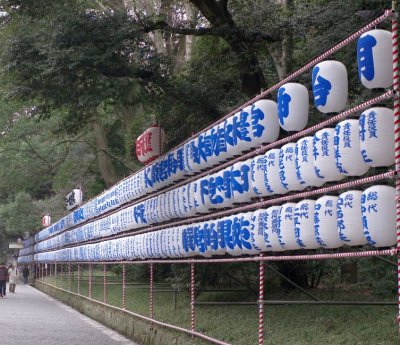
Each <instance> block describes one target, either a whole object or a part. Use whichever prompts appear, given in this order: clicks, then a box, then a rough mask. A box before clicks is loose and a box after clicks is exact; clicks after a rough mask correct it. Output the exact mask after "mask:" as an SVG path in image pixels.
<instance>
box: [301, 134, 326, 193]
mask: <svg viewBox="0 0 400 345" xmlns="http://www.w3.org/2000/svg"><path fill="white" fill-rule="evenodd" d="M313 139H314V138H313V137H304V138H301V139H300V140H299V141H298V142H297V143H296V148H295V153H296V177H297V180H298V181H299V182H300V184H302V185H303V186H305V187H309V186H315V187H320V186H322V184H323V183H324V179H323V178H319V177H318V176H317V174H316V173H315V168H314V154H313Z"/></svg>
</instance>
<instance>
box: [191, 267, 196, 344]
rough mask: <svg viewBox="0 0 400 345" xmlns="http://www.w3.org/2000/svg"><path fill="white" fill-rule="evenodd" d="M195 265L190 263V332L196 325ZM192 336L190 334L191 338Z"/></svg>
mask: <svg viewBox="0 0 400 345" xmlns="http://www.w3.org/2000/svg"><path fill="white" fill-rule="evenodd" d="M195 283H196V282H195V267H194V263H191V264H190V329H191V331H192V332H194V331H195V328H196V327H195V326H196V310H195V293H196V285H195ZM193 338H194V336H193V335H192V339H193Z"/></svg>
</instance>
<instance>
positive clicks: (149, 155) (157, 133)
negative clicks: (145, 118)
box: [136, 124, 165, 164]
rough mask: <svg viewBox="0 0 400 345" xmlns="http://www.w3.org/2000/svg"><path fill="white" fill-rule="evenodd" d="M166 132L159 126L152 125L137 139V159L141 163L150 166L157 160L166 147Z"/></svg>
mask: <svg viewBox="0 0 400 345" xmlns="http://www.w3.org/2000/svg"><path fill="white" fill-rule="evenodd" d="M164 140H165V133H164V130H163V129H162V128H161V127H160V126H158V125H157V124H154V125H151V126H150V127H149V128H148V129H146V130H145V131H144V132H143V133H142V134H141V135H139V137H138V138H137V139H136V157H137V159H138V160H139V162H141V163H144V164H148V163H150V162H152V161H153V160H155V159H157V158H158V157H159V156H160V155H161V152H162V148H163V145H164Z"/></svg>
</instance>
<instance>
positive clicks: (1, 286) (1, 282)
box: [0, 280, 7, 297]
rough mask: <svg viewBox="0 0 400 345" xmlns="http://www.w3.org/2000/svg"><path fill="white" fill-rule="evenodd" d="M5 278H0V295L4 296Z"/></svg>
mask: <svg viewBox="0 0 400 345" xmlns="http://www.w3.org/2000/svg"><path fill="white" fill-rule="evenodd" d="M6 282H7V281H6V280H0V297H4V296H5V295H6V284H7V283H6Z"/></svg>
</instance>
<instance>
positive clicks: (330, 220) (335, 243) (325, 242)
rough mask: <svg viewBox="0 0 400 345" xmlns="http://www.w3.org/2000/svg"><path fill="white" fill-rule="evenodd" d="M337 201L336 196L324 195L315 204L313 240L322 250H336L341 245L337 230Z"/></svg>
mask: <svg viewBox="0 0 400 345" xmlns="http://www.w3.org/2000/svg"><path fill="white" fill-rule="evenodd" d="M337 200H338V197H337V196H331V195H325V196H323V197H321V198H319V199H317V200H316V202H315V211H314V231H315V239H316V240H317V242H318V243H319V245H320V246H321V247H323V248H338V247H340V246H342V245H343V243H342V241H341V240H340V237H339V232H338V229H337V214H336V204H337Z"/></svg>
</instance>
